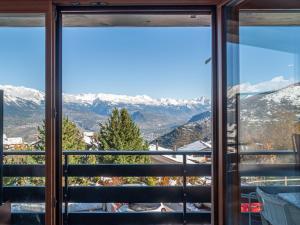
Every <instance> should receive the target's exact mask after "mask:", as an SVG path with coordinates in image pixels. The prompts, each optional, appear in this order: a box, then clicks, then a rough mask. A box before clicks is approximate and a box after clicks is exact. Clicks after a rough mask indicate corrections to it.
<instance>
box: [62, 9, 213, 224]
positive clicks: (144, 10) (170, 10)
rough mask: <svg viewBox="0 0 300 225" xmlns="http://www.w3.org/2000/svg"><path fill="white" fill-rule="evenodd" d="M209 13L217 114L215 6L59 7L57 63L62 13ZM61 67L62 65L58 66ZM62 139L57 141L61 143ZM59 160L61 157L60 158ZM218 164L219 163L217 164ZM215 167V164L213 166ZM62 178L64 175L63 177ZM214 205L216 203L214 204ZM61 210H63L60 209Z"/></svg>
mask: <svg viewBox="0 0 300 225" xmlns="http://www.w3.org/2000/svg"><path fill="white" fill-rule="evenodd" d="M195 12H197V13H209V14H211V28H212V40H211V43H212V46H211V48H212V84H211V85H212V87H211V90H212V93H211V95H212V99H213V101H212V102H213V104H212V111H213V113H214V114H216V111H217V105H216V103H217V95H216V94H217V92H216V91H215V90H216V89H217V87H216V86H217V80H218V79H217V70H216V56H217V52H216V51H215V50H216V37H217V36H216V32H215V30H216V11H215V7H214V6H198V5H194V6H102V7H97V6H94V7H90V6H61V7H58V8H57V28H56V30H57V31H56V32H57V34H58V36H57V41H58V40H59V41H58V43H57V49H58V51H59V53H58V54H57V59H58V61H57V64H58V65H61V54H62V52H61V49H62V43H61V40H62V21H61V19H62V14H64V13H65V14H66V13H72V14H82V13H97V14H101V13H110V14H137V13H143V14H147V13H148V14H157V15H159V14H164V13H172V14H175V15H176V14H178V15H180V14H190V13H195ZM58 67H60V66H58ZM57 71H58V74H57V79H58V80H60V81H61V79H62V74H61V68H58V70H57ZM61 93H62V90H61V84H60V85H59V89H58V90H57V94H58V95H59V96H60V99H59V100H57V103H58V104H59V105H58V106H57V109H58V110H57V111H58V114H59V117H61V112H62V105H61V102H62V99H61V96H62V94H61ZM57 123H58V124H59V125H58V126H61V118H59V121H57ZM212 124H213V130H214V133H213V149H214V152H213V155H215V154H217V151H216V150H217V148H216V140H217V138H216V134H217V133H216V132H215V131H216V130H217V127H216V126H217V119H216V117H215V116H213V117H212ZM60 142H61V141H59V142H57V143H60ZM57 150H58V152H60V153H61V152H62V149H61V144H60V145H59V146H58V147H57ZM60 153H57V155H59V154H60ZM58 160H59V159H58ZM215 165H217V164H215ZM213 167H214V166H213ZM213 167H212V168H213ZM212 170H213V172H212V173H213V175H214V177H215V178H217V172H216V170H215V169H212ZM59 176H60V177H61V176H62V173H61V172H59ZM61 178H62V177H61ZM60 180H61V179H60ZM213 183H214V184H217V182H216V179H214V178H213ZM213 186H214V185H212V188H213V190H214V191H212V192H211V193H212V196H211V199H217V197H216V196H215V194H217V193H218V192H217V190H216V188H215V187H213ZM59 196H62V189H61V190H60V194H59ZM62 201H63V199H62V197H60V198H59V202H62ZM212 205H214V204H212ZM213 211H214V210H213ZM60 212H61V210H60ZM214 215H216V213H212V214H211V221H212V223H213V224H216V223H215V222H214V221H215V219H214ZM59 218H60V221H62V219H63V216H62V215H61V213H60V215H59Z"/></svg>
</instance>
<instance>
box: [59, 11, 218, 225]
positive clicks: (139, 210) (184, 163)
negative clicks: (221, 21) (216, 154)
mask: <svg viewBox="0 0 300 225" xmlns="http://www.w3.org/2000/svg"><path fill="white" fill-rule="evenodd" d="M61 19H62V43H61V44H62V74H61V77H62V93H61V98H62V111H61V112H62V119H61V123H62V129H61V137H62V146H61V151H62V163H63V165H64V177H63V186H64V199H63V204H64V207H63V212H64V219H65V221H67V224H70V225H71V224H72V225H75V224H80V223H83V222H84V223H95V222H96V221H101V222H103V223H105V224H106V225H108V224H132V223H134V224H140V225H141V224H168V223H174V224H184V223H194V222H201V223H210V217H211V213H210V212H211V180H212V178H211V153H212V151H211V149H212V144H213V137H212V133H213V132H212V129H213V128H212V127H213V125H212V119H211V113H212V96H211V92H212V91H211V87H212V29H211V14H210V12H209V11H207V12H204V11H197V10H194V11H191V12H184V10H183V11H182V12H177V13H176V12H174V13H172V12H164V13H161V12H155V10H152V11H149V12H148V11H144V12H143V11H141V12H131V13H130V12H129V13H128V12H126V11H124V12H122V11H121V12H117V13H116V12H114V13H107V12H105V10H103V11H100V12H98V13H97V12H93V13H91V12H85V11H80V10H79V12H78V11H77V12H76V13H74V12H70V11H64V10H63V12H62V18H61Z"/></svg>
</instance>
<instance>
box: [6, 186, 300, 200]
mask: <svg viewBox="0 0 300 225" xmlns="http://www.w3.org/2000/svg"><path fill="white" fill-rule="evenodd" d="M191 187H192V188H193V186H188V187H187V188H188V190H190V191H189V196H190V198H193V201H194V202H195V201H196V202H197V201H198V202H209V201H210V194H211V189H210V186H198V187H200V188H199V189H198V190H196V191H193V190H191V189H190V188H191ZM260 187H262V188H266V187H268V188H272V189H274V190H280V192H299V191H300V186H297V185H291V186H283V185H282V186H260ZM72 188H73V190H72V193H68V194H71V195H74V194H75V193H80V194H83V196H80V199H75V200H76V201H77V200H78V202H84V203H87V202H86V199H87V200H89V199H91V198H92V197H94V198H97V201H96V202H97V203H101V201H100V200H99V198H100V196H99V195H101V194H103V193H107V192H110V190H111V189H110V188H112V187H97V188H96V189H95V187H71V189H72ZM74 188H78V189H77V190H75V189H74ZM99 188H101V190H99ZM103 188H107V189H106V190H104V189H103ZM114 188H116V187H113V188H112V189H113V191H115V190H116V189H114ZM121 188H123V189H124V188H132V186H131V187H126V186H123V187H121ZM139 188H140V187H139ZM162 188H165V191H164V193H165V192H166V190H168V187H160V190H161V189H162ZM172 188H175V189H177V190H179V192H180V193H182V192H181V190H182V187H180V186H178V187H176V186H175V187H172ZM256 188H257V186H247V185H242V186H241V193H243V194H248V193H251V192H255V191H256ZM90 190H92V191H93V194H94V195H95V196H91V195H92V194H88V193H87V192H88V191H90ZM120 190H121V189H119V192H120ZM3 191H4V201H10V202H13V203H22V202H27V203H42V202H45V188H44V187H43V186H36V187H34V186H20V187H18V186H17V187H7V186H5V187H4V188H3ZM115 192H116V191H115ZM131 192H132V193H133V195H132V196H135V193H134V191H132V189H131ZM139 192H140V191H139ZM121 194H122V193H121ZM110 195H112V194H110ZM72 198H73V197H72ZM109 198H113V197H111V196H109ZM79 200H80V201H79ZM101 200H102V199H101ZM204 200H205V201H204ZM159 202H162V201H160V200H159Z"/></svg>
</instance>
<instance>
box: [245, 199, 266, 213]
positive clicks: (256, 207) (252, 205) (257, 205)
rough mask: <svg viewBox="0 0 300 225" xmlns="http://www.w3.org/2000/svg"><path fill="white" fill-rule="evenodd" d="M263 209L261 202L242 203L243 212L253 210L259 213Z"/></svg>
mask: <svg viewBox="0 0 300 225" xmlns="http://www.w3.org/2000/svg"><path fill="white" fill-rule="evenodd" d="M261 210H262V204H261V203H259V202H253V203H242V204H241V212H243V213H245V212H253V213H258V212H261Z"/></svg>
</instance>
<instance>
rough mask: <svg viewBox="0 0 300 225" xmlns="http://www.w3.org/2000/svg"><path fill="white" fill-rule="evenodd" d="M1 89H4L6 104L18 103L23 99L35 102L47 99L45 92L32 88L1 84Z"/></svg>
mask: <svg viewBox="0 0 300 225" xmlns="http://www.w3.org/2000/svg"><path fill="white" fill-rule="evenodd" d="M0 90H3V91H4V102H5V104H11V103H15V104H18V103H20V102H22V101H30V102H32V103H35V104H41V103H42V102H43V101H44V99H45V94H44V93H43V92H41V91H38V90H35V89H32V88H26V87H22V86H21V87H16V86H11V85H0Z"/></svg>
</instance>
